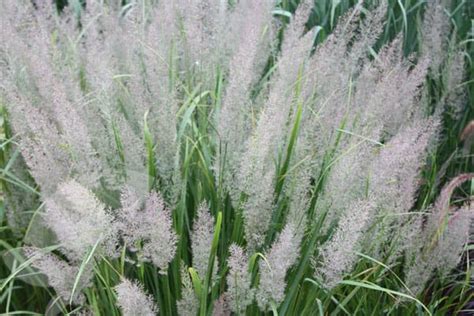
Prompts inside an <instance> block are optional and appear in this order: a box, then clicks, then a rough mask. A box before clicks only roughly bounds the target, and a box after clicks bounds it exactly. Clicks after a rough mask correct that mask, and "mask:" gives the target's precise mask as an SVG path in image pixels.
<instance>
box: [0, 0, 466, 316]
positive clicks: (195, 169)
mask: <svg viewBox="0 0 474 316" xmlns="http://www.w3.org/2000/svg"><path fill="white" fill-rule="evenodd" d="M72 2H74V1H71V3H72ZM76 2H77V3H76ZM297 2H298V1H297ZM74 3H76V4H78V8H76V9H77V10H76V11H74V9H73V6H72V4H71V5H70V6H66V7H65V8H64V9H63V10H62V11H61V12H58V11H57V10H56V9H55V8H54V7H53V6H52V5H50V4H49V3H48V2H47V1H43V2H41V1H26V0H25V1H9V0H7V1H2V2H1V3H0V20H1V21H2V22H1V23H2V24H1V25H2V32H0V41H1V42H2V47H0V74H1V78H2V79H1V81H0V97H1V99H0V101H1V103H2V104H5V106H6V109H7V112H8V120H9V121H8V123H9V125H11V129H12V133H13V135H14V136H13V138H12V139H14V144H12V146H11V147H12V148H14V150H17V151H18V152H17V153H16V154H15V155H19V157H18V158H17V159H16V160H15V159H13V160H14V162H12V164H11V165H10V164H8V166H6V167H5V170H4V171H2V172H3V173H2V177H3V176H4V175H5V176H7V175H9V172H10V173H12V174H15V177H14V178H12V179H13V180H11V182H12V183H13V184H16V185H20V186H22V187H26V188H27V189H29V191H30V192H31V194H30V195H25V196H24V198H23V201H22V198H21V197H20V196H18V194H17V192H14V191H13V192H7V194H6V199H7V201H6V205H7V207H8V212H7V213H8V220H9V223H10V226H12V227H13V226H14V227H15V231H16V232H17V233H19V234H21V229H22V226H23V228H24V229H25V230H27V231H30V229H31V227H30V226H35V225H31V223H28V221H29V220H30V218H31V216H27V215H26V213H27V211H26V209H28V208H32V207H33V205H36V204H39V203H38V202H43V204H42V206H41V207H40V208H39V210H40V211H39V212H40V214H39V215H40V217H41V219H42V221H38V222H37V223H36V222H35V223H36V224H37V226H40V225H43V224H41V223H44V225H45V228H46V229H47V230H48V231H49V232H50V233H52V234H53V235H54V236H55V241H54V243H55V244H57V246H58V247H57V252H56V253H49V252H44V251H42V250H41V249H39V248H37V247H30V246H27V247H25V254H26V256H27V257H28V258H29V259H31V265H32V266H33V267H34V268H36V269H37V270H39V272H41V273H42V274H44V275H45V276H47V278H48V282H49V285H50V286H51V287H52V288H54V290H55V292H56V294H57V295H58V296H59V297H60V298H62V299H63V300H64V301H68V302H71V303H73V305H86V304H91V305H93V304H95V302H92V301H90V300H96V299H104V298H103V297H105V299H108V300H109V299H110V298H112V301H113V304H116V305H117V307H118V308H119V309H120V310H121V312H122V314H124V315H155V314H156V313H158V304H157V303H159V307H160V312H161V313H163V314H165V313H170V314H171V313H176V312H177V313H178V314H180V315H196V314H197V313H198V312H199V313H200V314H201V315H205V314H210V313H211V311H212V310H214V313H215V314H219V313H222V314H230V311H232V313H235V314H238V315H245V314H248V313H249V312H255V311H257V309H260V310H261V311H262V312H268V311H269V310H270V309H279V308H281V309H282V314H285V313H290V312H289V311H288V309H289V308H292V307H289V306H293V305H297V303H295V302H299V301H295V300H299V299H300V295H301V296H304V295H306V293H305V292H306V288H305V286H303V283H304V281H305V280H308V279H310V278H315V279H317V280H319V281H320V283H321V285H322V287H323V288H324V290H325V291H328V290H333V289H334V288H336V287H337V286H339V285H340V281H342V280H344V279H345V278H347V276H348V275H351V273H352V272H353V271H355V269H356V268H357V265H358V264H359V263H360V260H359V259H360V258H361V257H362V256H360V254H362V255H363V257H364V258H365V257H370V258H372V259H373V260H374V262H376V261H378V262H383V263H384V265H386V266H387V267H396V266H398V265H399V264H401V263H403V269H401V270H402V271H403V274H404V276H403V277H404V280H403V281H404V283H405V284H407V287H408V290H409V292H410V293H409V294H410V295H418V294H419V293H421V292H422V290H423V289H424V288H425V285H426V284H427V281H428V280H429V278H430V277H432V276H434V275H435V273H437V274H438V275H439V276H441V278H442V279H443V278H446V277H448V276H449V273H450V272H451V271H452V270H453V269H455V268H456V267H457V265H458V264H459V262H460V258H461V256H462V254H463V252H464V250H465V247H464V245H465V244H466V243H467V242H469V237H470V236H471V235H472V231H471V230H472V228H471V223H472V222H473V220H474V217H473V209H472V201H469V200H467V199H466V200H462V203H461V202H456V203H452V201H451V196H452V195H453V194H454V192H455V189H456V188H457V187H459V186H461V185H463V183H464V182H466V181H472V177H473V176H472V174H464V175H460V176H458V177H455V178H454V179H453V180H452V182H450V183H448V184H447V186H445V188H444V189H442V190H441V192H440V194H439V197H438V198H437V200H436V201H435V202H434V204H433V205H428V204H429V201H431V200H430V199H431V198H432V196H433V193H434V192H436V190H438V188H437V186H438V185H439V183H440V181H435V183H434V184H433V187H430V188H429V191H430V192H429V193H428V194H426V196H427V199H426V200H424V201H423V203H417V201H418V198H419V195H420V187H422V186H421V179H422V178H423V171H424V167H425V164H426V162H427V161H428V160H429V159H430V155H431V154H432V153H433V152H434V151H435V150H436V148H437V147H436V146H437V145H438V143H439V139H440V135H441V134H442V132H443V120H444V119H445V118H446V117H450V118H454V119H456V118H458V117H460V114H461V113H462V112H463V109H464V104H465V103H466V102H464V100H465V96H466V92H465V89H464V85H463V84H462V83H463V80H464V68H465V65H464V62H465V58H464V55H463V52H462V51H461V50H460V49H448V48H449V47H450V45H451V44H450V42H449V41H448V40H447V39H448V37H449V36H448V35H449V33H450V29H451V26H450V21H449V19H448V18H449V16H447V12H446V10H445V8H444V7H443V5H442V4H441V1H433V2H430V3H429V4H427V7H426V12H425V17H424V20H423V22H422V25H421V29H422V32H421V33H422V34H421V39H422V40H421V43H420V44H421V45H420V54H418V55H415V54H413V55H409V56H406V55H405V53H404V46H403V38H402V35H396V36H395V37H394V38H393V39H391V40H388V42H387V43H384V44H383V45H380V38H381V36H382V35H383V32H384V26H385V22H386V21H387V20H390V19H391V17H390V16H387V11H388V10H390V8H389V4H388V3H387V2H386V1H380V4H378V5H366V4H364V3H363V2H362V1H359V2H358V3H357V4H356V5H355V6H354V7H353V8H352V9H350V10H349V11H348V12H346V13H345V14H344V15H343V16H342V17H341V18H340V20H339V22H338V24H337V26H336V27H335V29H334V30H333V31H332V33H331V34H329V35H328V36H327V38H326V39H325V41H324V42H322V43H320V44H317V45H316V47H315V39H316V38H319V37H318V36H320V34H322V33H318V32H323V31H322V30H321V29H316V28H312V27H311V26H310V23H308V21H310V20H311V17H312V16H313V11H314V1H312V0H303V1H300V3H299V5H298V6H297V8H296V11H295V12H294V14H290V13H289V12H286V11H282V10H276V11H272V10H273V9H274V7H273V4H272V2H271V1H265V0H258V1H251V0H240V1H221V0H196V1H194V0H193V1H192V0H178V1H131V2H127V4H126V5H123V6H122V5H119V2H117V1H115V2H114V1H106V3H103V1H95V0H86V1H75V2H74ZM79 3H81V4H79ZM334 3H338V4H339V2H338V1H334ZM338 4H334V5H335V7H334V8H333V10H335V8H336V7H337V6H338ZM402 9H403V7H402ZM332 14H334V12H333V13H332ZM282 16H283V17H282ZM286 19H288V23H281V24H280V22H282V21H286ZM448 51H449V52H448ZM440 73H444V75H443V76H440ZM427 77H429V78H430V80H432V81H434V82H436V83H439V84H440V85H442V87H443V88H442V89H439V90H440V91H439V93H438V92H437V93H436V98H429V97H428V96H427V95H428V92H430V91H429V89H430V86H429V85H427V84H426V82H427ZM435 99H436V100H435ZM446 113H448V114H447V115H445V114H446ZM471 125H472V124H470V125H468V127H467V128H466V130H467V132H465V133H463V134H462V139H463V140H464V139H465V138H466V139H467V138H469V135H470V134H472V133H470V132H469V126H471ZM471 130H472V128H471ZM12 142H13V141H12ZM7 145H8V144H5V146H7ZM2 146H3V145H2ZM2 148H3V147H2ZM2 150H3V149H2ZM15 155H14V156H15ZM2 159H3V158H2ZM9 169H10V171H9ZM2 170H3V169H2ZM441 177H442V175H441ZM2 184H3V178H2ZM36 195H37V196H38V197H37V196H36ZM433 200H434V199H433ZM26 204H28V205H27V206H25V205H26ZM451 204H454V206H453V207H452V208H450V206H451ZM43 206H44V207H43ZM215 214H219V217H216V218H217V219H219V220H215V218H214V215H215ZM215 237H218V238H216V239H215ZM306 237H307V238H306ZM26 240H28V239H26V238H25V241H26ZM214 240H218V242H219V244H218V245H217V246H216V247H215V245H214V244H213V242H214ZM217 258H218V260H217ZM211 259H214V266H210V265H209V264H210V262H211V261H210V260H211ZM372 263H373V262H372ZM210 268H212V275H208V273H209V271H210V270H211V269H210ZM104 269H105V270H106V271H107V273H104V274H103V270H104ZM107 269H110V270H107ZM94 271H99V272H100V273H101V274H100V275H97V276H96V277H95V276H94ZM109 272H110V273H109ZM364 273H365V272H364ZM361 275H362V274H361ZM72 276H76V277H78V278H79V279H78V280H77V282H76V280H75V278H74V277H72ZM128 277H130V278H131V279H132V278H133V279H135V278H136V279H139V280H142V281H143V284H140V283H138V282H136V281H130V280H129V279H127V278H128ZM103 282H106V283H107V282H110V283H113V286H110V287H108V286H105V288H106V289H103V287H104V284H103ZM173 282H174V283H173ZM116 283H118V285H116ZM170 283H172V284H170ZM92 286H97V287H98V288H99V287H100V290H97V291H92V292H91V293H93V294H91V295H88V296H87V297H86V296H85V295H84V292H85V291H86V289H87V288H89V287H92ZM145 287H146V290H145ZM109 288H110V289H114V290H115V294H114V292H113V291H111V293H107V294H104V293H106V292H107V291H109ZM96 292H97V293H96ZM146 292H149V293H153V296H150V295H148V294H146ZM98 293H99V294H98ZM318 293H319V292H318ZM328 293H329V292H328ZM331 293H332V292H331ZM152 297H153V298H156V299H157V300H156V302H157V303H155V302H154V300H153V299H152ZM115 298H116V299H115ZM303 299H304V298H303ZM88 300H89V301H88ZM312 300H314V299H312ZM318 302H319V301H318ZM331 304H332V302H328V304H327V305H331ZM308 306H311V305H308ZM308 306H305V307H304V308H305V311H307V308H309V307H308ZM211 308H212V309H211Z"/></svg>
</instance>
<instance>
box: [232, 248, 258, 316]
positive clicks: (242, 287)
mask: <svg viewBox="0 0 474 316" xmlns="http://www.w3.org/2000/svg"><path fill="white" fill-rule="evenodd" d="M229 251H230V257H229V274H228V275H227V291H226V299H227V302H228V304H229V307H230V309H231V310H232V311H233V312H234V313H236V314H238V315H244V314H245V309H246V308H247V306H249V305H250V304H251V303H252V301H253V299H254V295H255V289H251V288H250V287H251V275H250V273H249V271H248V266H247V261H248V258H247V255H246V253H245V252H244V250H243V249H242V247H239V246H238V245H236V244H232V245H231V246H230V248H229Z"/></svg>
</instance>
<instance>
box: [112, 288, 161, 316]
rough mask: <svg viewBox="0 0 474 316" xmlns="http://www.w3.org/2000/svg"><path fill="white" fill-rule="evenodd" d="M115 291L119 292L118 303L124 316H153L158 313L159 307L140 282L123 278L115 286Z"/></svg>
mask: <svg viewBox="0 0 474 316" xmlns="http://www.w3.org/2000/svg"><path fill="white" fill-rule="evenodd" d="M115 292H116V293H117V305H118V306H119V307H120V310H121V312H122V314H123V315H124V316H133V315H143V316H153V315H156V314H157V313H158V308H157V307H156V305H155V303H154V302H153V299H152V297H151V296H149V295H147V294H145V292H144V291H143V287H142V286H141V285H140V284H139V283H136V282H132V281H130V280H127V279H123V280H122V281H121V282H120V284H118V285H117V286H116V287H115Z"/></svg>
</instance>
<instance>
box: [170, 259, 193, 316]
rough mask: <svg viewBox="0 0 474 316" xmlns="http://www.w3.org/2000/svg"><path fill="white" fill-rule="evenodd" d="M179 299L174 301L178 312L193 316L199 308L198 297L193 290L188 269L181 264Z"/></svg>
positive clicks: (184, 315) (185, 315)
mask: <svg viewBox="0 0 474 316" xmlns="http://www.w3.org/2000/svg"><path fill="white" fill-rule="evenodd" d="M181 285H182V286H181V299H180V300H179V301H178V302H177V303H176V305H177V307H178V314H179V315H183V316H195V315H196V314H197V312H198V310H199V299H198V298H197V296H196V293H195V292H194V289H193V285H192V282H191V277H190V276H189V273H188V269H187V267H186V266H185V265H184V264H181Z"/></svg>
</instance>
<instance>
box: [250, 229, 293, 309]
mask: <svg viewBox="0 0 474 316" xmlns="http://www.w3.org/2000/svg"><path fill="white" fill-rule="evenodd" d="M300 243H301V239H300V238H299V236H298V234H297V233H296V231H295V227H293V225H292V224H287V225H286V226H285V228H284V229H283V230H282V232H281V233H280V236H278V238H277V239H276V241H275V242H274V243H273V245H272V247H271V249H270V250H269V251H268V252H267V253H265V257H266V259H267V260H266V262H264V261H263V260H262V261H260V283H259V285H258V289H257V293H256V298H257V303H258V306H259V307H260V309H262V310H264V311H266V310H268V308H269V307H270V304H271V303H274V304H276V306H278V305H280V303H281V302H282V301H283V299H284V297H285V287H286V282H285V277H286V273H287V272H288V270H289V269H290V268H291V267H292V266H293V265H294V264H295V263H296V260H297V259H298V256H299V250H300Z"/></svg>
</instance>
